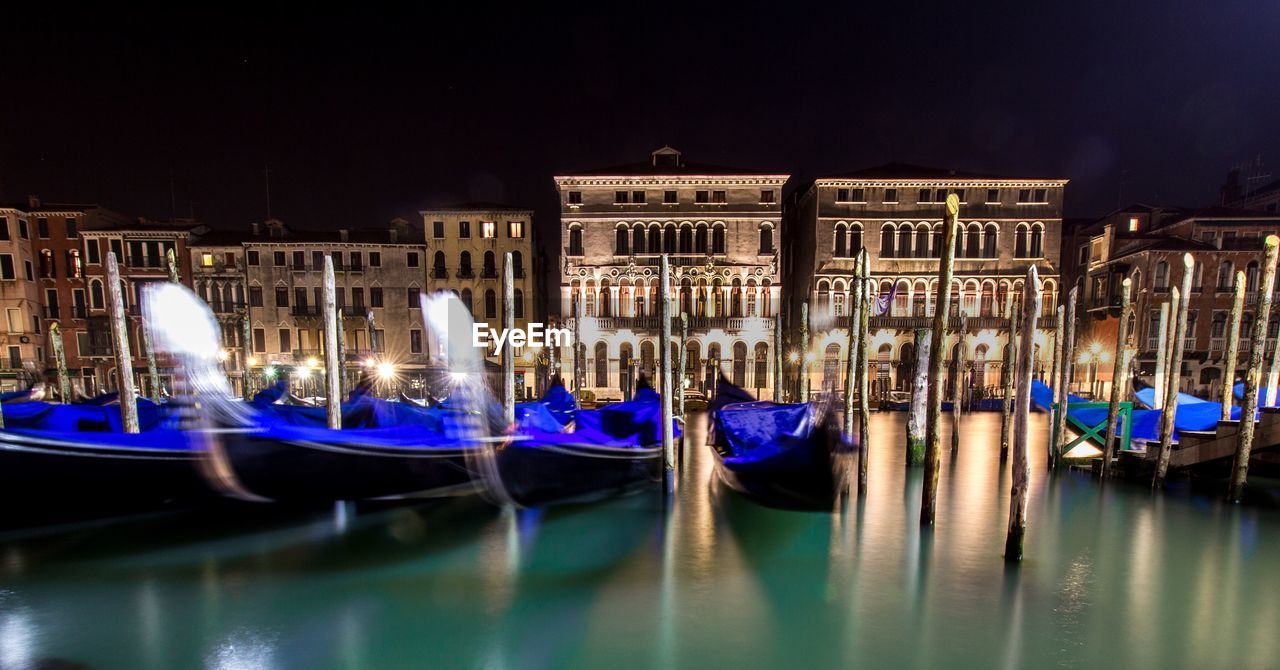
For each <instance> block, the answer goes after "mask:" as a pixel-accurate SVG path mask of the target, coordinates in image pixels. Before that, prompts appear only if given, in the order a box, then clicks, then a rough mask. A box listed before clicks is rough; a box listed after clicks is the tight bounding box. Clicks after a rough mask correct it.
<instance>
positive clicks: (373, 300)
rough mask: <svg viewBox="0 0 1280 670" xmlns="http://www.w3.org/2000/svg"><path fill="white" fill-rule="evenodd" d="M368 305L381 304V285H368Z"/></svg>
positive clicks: (376, 305) (377, 305) (378, 305)
mask: <svg viewBox="0 0 1280 670" xmlns="http://www.w3.org/2000/svg"><path fill="white" fill-rule="evenodd" d="M369 306H370V307H381V306H382V287H381V286H373V287H370V289H369Z"/></svg>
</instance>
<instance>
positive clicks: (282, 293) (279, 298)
mask: <svg viewBox="0 0 1280 670" xmlns="http://www.w3.org/2000/svg"><path fill="white" fill-rule="evenodd" d="M288 306H289V289H288V288H287V287H284V286H277V287H276V307H288Z"/></svg>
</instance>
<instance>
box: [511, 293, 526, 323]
mask: <svg viewBox="0 0 1280 670" xmlns="http://www.w3.org/2000/svg"><path fill="white" fill-rule="evenodd" d="M514 302H515V304H514V305H513V307H514V308H515V316H516V318H517V319H523V318H524V291H521V290H520V289H516V290H515V301H514Z"/></svg>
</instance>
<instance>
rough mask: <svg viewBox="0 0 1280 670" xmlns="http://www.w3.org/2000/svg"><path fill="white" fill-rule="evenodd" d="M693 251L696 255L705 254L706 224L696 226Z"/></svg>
mask: <svg viewBox="0 0 1280 670" xmlns="http://www.w3.org/2000/svg"><path fill="white" fill-rule="evenodd" d="M693 251H694V253H698V254H705V253H707V224H705V223H701V224H698V232H697V235H696V236H695V237H694V244H693Z"/></svg>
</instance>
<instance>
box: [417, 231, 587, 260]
mask: <svg viewBox="0 0 1280 670" xmlns="http://www.w3.org/2000/svg"><path fill="white" fill-rule="evenodd" d="M436 253H439V252H436ZM569 255H570V256H581V255H582V228H580V227H578V226H576V225H575V226H573V227H571V228H569Z"/></svg>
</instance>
